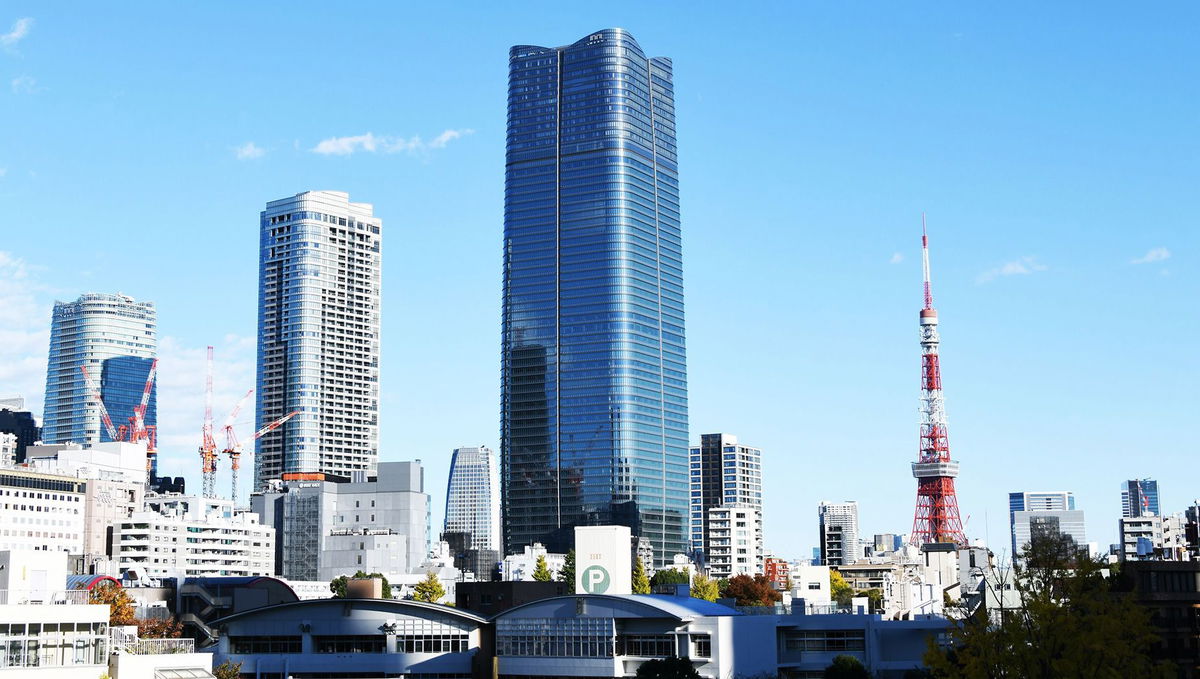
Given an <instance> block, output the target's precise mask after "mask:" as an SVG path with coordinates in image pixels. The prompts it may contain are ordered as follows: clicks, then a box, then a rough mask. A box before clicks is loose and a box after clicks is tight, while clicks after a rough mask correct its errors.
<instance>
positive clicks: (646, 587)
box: [633, 556, 650, 594]
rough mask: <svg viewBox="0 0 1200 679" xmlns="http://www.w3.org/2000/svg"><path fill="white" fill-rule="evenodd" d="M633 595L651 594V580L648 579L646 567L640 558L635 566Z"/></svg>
mask: <svg viewBox="0 0 1200 679" xmlns="http://www.w3.org/2000/svg"><path fill="white" fill-rule="evenodd" d="M633 593H634V594H649V593H650V578H648V577H646V565H645V564H643V563H642V557H640V556H639V557H638V559H637V561H635V562H634V564H633Z"/></svg>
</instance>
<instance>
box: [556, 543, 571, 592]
mask: <svg viewBox="0 0 1200 679" xmlns="http://www.w3.org/2000/svg"><path fill="white" fill-rule="evenodd" d="M558 581H559V582H565V583H567V589H568V590H570V591H569V592H568V593H569V594H574V593H575V550H574V549H570V550H567V556H566V558H564V559H563V565H562V568H560V569H559V570H558Z"/></svg>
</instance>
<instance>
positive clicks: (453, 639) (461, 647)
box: [396, 632, 470, 653]
mask: <svg viewBox="0 0 1200 679" xmlns="http://www.w3.org/2000/svg"><path fill="white" fill-rule="evenodd" d="M469 646H470V639H469V637H468V635H467V634H466V633H465V632H461V633H456V634H420V635H410V636H397V637H396V652H397V653H465V652H466V651H467V649H468V647H469Z"/></svg>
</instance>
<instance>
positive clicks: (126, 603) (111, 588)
mask: <svg viewBox="0 0 1200 679" xmlns="http://www.w3.org/2000/svg"><path fill="white" fill-rule="evenodd" d="M88 600H89V601H90V602H91V603H93V604H108V624H109V625H110V626H113V627H118V626H123V625H136V624H137V619H136V618H134V602H133V597H131V596H129V592H126V591H125V588H124V587H122V586H120V585H117V584H114V583H113V582H111V581H108V582H102V583H100V584H98V585H96V586H95V587H93V588H92V591H91V593H90V594H89V595H88Z"/></svg>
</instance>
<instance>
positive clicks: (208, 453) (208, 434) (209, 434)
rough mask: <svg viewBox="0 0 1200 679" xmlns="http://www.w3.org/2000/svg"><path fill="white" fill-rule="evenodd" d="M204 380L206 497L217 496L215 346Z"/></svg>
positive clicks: (202, 452)
mask: <svg viewBox="0 0 1200 679" xmlns="http://www.w3.org/2000/svg"><path fill="white" fill-rule="evenodd" d="M206 367H207V370H206V377H205V381H204V426H203V427H202V428H201V441H200V469H201V473H202V475H203V479H204V497H207V498H212V497H216V496H217V489H216V485H217V442H216V440H214V439H213V424H212V391H213V348H212V347H209V348H208V363H207V366H206Z"/></svg>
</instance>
